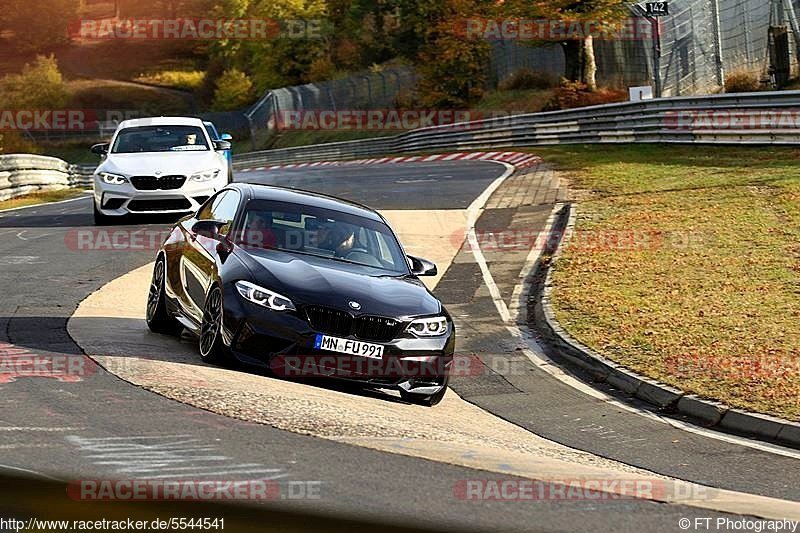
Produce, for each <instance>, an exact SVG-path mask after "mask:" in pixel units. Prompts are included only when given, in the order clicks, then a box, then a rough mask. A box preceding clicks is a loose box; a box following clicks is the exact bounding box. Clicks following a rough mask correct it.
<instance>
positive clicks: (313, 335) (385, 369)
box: [223, 288, 455, 394]
mask: <svg viewBox="0 0 800 533" xmlns="http://www.w3.org/2000/svg"><path fill="white" fill-rule="evenodd" d="M224 302H225V304H224V305H225V311H224V317H225V318H224V328H223V336H224V339H225V342H226V344H227V345H228V346H229V347H230V349H231V352H232V354H233V355H234V356H235V357H236V359H238V360H239V361H240V362H242V363H245V364H249V365H255V366H260V367H267V368H269V369H270V370H271V371H272V372H274V373H276V374H278V375H282V376H285V377H291V378H299V377H329V378H336V379H344V380H355V381H358V382H360V383H362V384H364V385H368V386H369V385H371V386H375V387H382V388H392V389H398V390H403V391H406V392H412V393H415V394H433V393H435V392H436V391H437V390H439V389H440V388H441V386H442V385H444V384H446V383H447V380H448V376H449V374H450V370H451V368H452V365H453V351H454V349H455V330H454V328H453V325H452V323H451V324H449V328H448V333H447V334H446V335H442V336H440V337H428V338H418V337H415V336H414V335H412V334H410V333H405V332H404V333H401V334H400V335H399V336H397V337H396V338H394V339H392V340H389V341H375V340H369V339H359V338H356V337H354V336H344V337H343V338H349V339H354V340H357V341H360V342H367V343H370V344H380V345H382V346H383V347H384V348H383V356H382V357H381V358H380V359H369V358H365V357H360V356H356V355H348V354H343V353H337V352H330V351H325V350H320V349H318V348H316V347H315V344H316V340H317V335H318V334H325V332H324V331H317V330H315V329H313V328H312V327H311V325H310V324H309V322H308V320H307V319H306V318H305V316H304V314H303V313H302V311H298V312H277V311H272V310H270V309H267V308H264V307H261V306H259V305H256V304H254V303H251V302H248V301H246V300H244V299H243V298H241V297H240V296H239V294H238V293H236V292H235V289H230V288H229V289H227V290H226V291H225V295H224ZM333 336H336V337H342V336H340V335H333Z"/></svg>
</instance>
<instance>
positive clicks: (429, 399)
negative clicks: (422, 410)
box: [400, 377, 450, 407]
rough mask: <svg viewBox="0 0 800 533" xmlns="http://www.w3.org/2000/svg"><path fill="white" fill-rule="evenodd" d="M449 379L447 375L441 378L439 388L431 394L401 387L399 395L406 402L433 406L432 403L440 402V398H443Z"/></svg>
mask: <svg viewBox="0 0 800 533" xmlns="http://www.w3.org/2000/svg"><path fill="white" fill-rule="evenodd" d="M449 381H450V379H449V377H444V378H442V379H441V383H440V388H439V390H438V391H436V392H435V393H433V394H419V393H414V392H408V391H404V390H402V389H401V390H400V397H401V398H402V399H403V400H404V401H407V402H408V403H414V404H417V405H424V406H425V407H433V406H434V405H436V404H438V403H439V402H441V401H442V398H444V395H445V394H446V393H447V384H448V382H449Z"/></svg>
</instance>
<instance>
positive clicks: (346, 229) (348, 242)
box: [319, 222, 356, 257]
mask: <svg viewBox="0 0 800 533" xmlns="http://www.w3.org/2000/svg"><path fill="white" fill-rule="evenodd" d="M320 232H321V233H322V235H321V236H320V239H319V243H320V248H324V249H326V250H330V251H331V252H333V255H334V256H336V257H345V256H346V255H347V254H348V253H349V252H350V250H352V249H353V245H354V244H355V241H356V235H355V231H354V230H353V228H352V226H350V224H345V223H342V222H338V223H335V224H331V225H330V226H327V227H322V228H320Z"/></svg>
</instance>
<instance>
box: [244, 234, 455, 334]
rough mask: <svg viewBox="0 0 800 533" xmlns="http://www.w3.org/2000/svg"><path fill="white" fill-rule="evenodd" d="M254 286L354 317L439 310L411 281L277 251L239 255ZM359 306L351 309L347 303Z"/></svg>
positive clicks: (400, 315)
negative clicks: (335, 309)
mask: <svg viewBox="0 0 800 533" xmlns="http://www.w3.org/2000/svg"><path fill="white" fill-rule="evenodd" d="M236 255H237V257H240V258H241V259H242V261H243V262H244V263H245V264H246V265H247V267H248V268H249V269H250V271H251V272H252V273H253V278H254V279H253V280H252V281H253V283H256V284H258V285H261V286H262V287H264V288H267V289H272V290H274V291H276V292H279V293H281V294H283V295H284V296H286V297H288V298H291V299H292V301H293V302H294V303H295V304H301V305H303V304H305V305H308V304H315V305H325V306H328V307H335V308H337V309H342V310H345V311H349V312H351V313H354V314H367V315H380V316H388V317H393V318H400V319H401V318H405V317H413V316H422V315H435V314H438V313H440V312H441V310H442V307H441V304H440V303H439V300H437V299H436V298H435V297H434V296H433V295H432V294H431V293H430V292H428V289H427V288H426V287H425V285H424V284H423V283H422V282H420V281H419V280H417V279H415V278H402V277H395V276H387V275H381V274H385V272H382V271H381V270H379V269H375V268H372V267H368V266H361V265H355V264H350V263H344V262H340V261H335V260H331V259H326V258H319V257H314V256H307V255H301V254H290V253H286V252H281V251H278V250H247V251H245V250H242V249H238V250H237V254H236ZM351 301H354V302H358V303H359V304H360V305H361V308H360V309H358V310H354V309H353V308H352V307H350V306H349V302H351Z"/></svg>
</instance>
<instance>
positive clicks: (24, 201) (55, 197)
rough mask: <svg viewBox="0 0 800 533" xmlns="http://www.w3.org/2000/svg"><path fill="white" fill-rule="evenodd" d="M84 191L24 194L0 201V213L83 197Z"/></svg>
mask: <svg viewBox="0 0 800 533" xmlns="http://www.w3.org/2000/svg"><path fill="white" fill-rule="evenodd" d="M84 193H85V189H58V190H54V191H43V192H35V193H31V194H24V195H22V196H17V197H16V198H10V199H8V200H0V211H2V210H4V209H14V208H15V207H25V206H28V205H36V204H45V203H49V202H60V201H61V200H69V199H70V198H77V197H78V196H83V195H84Z"/></svg>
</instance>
